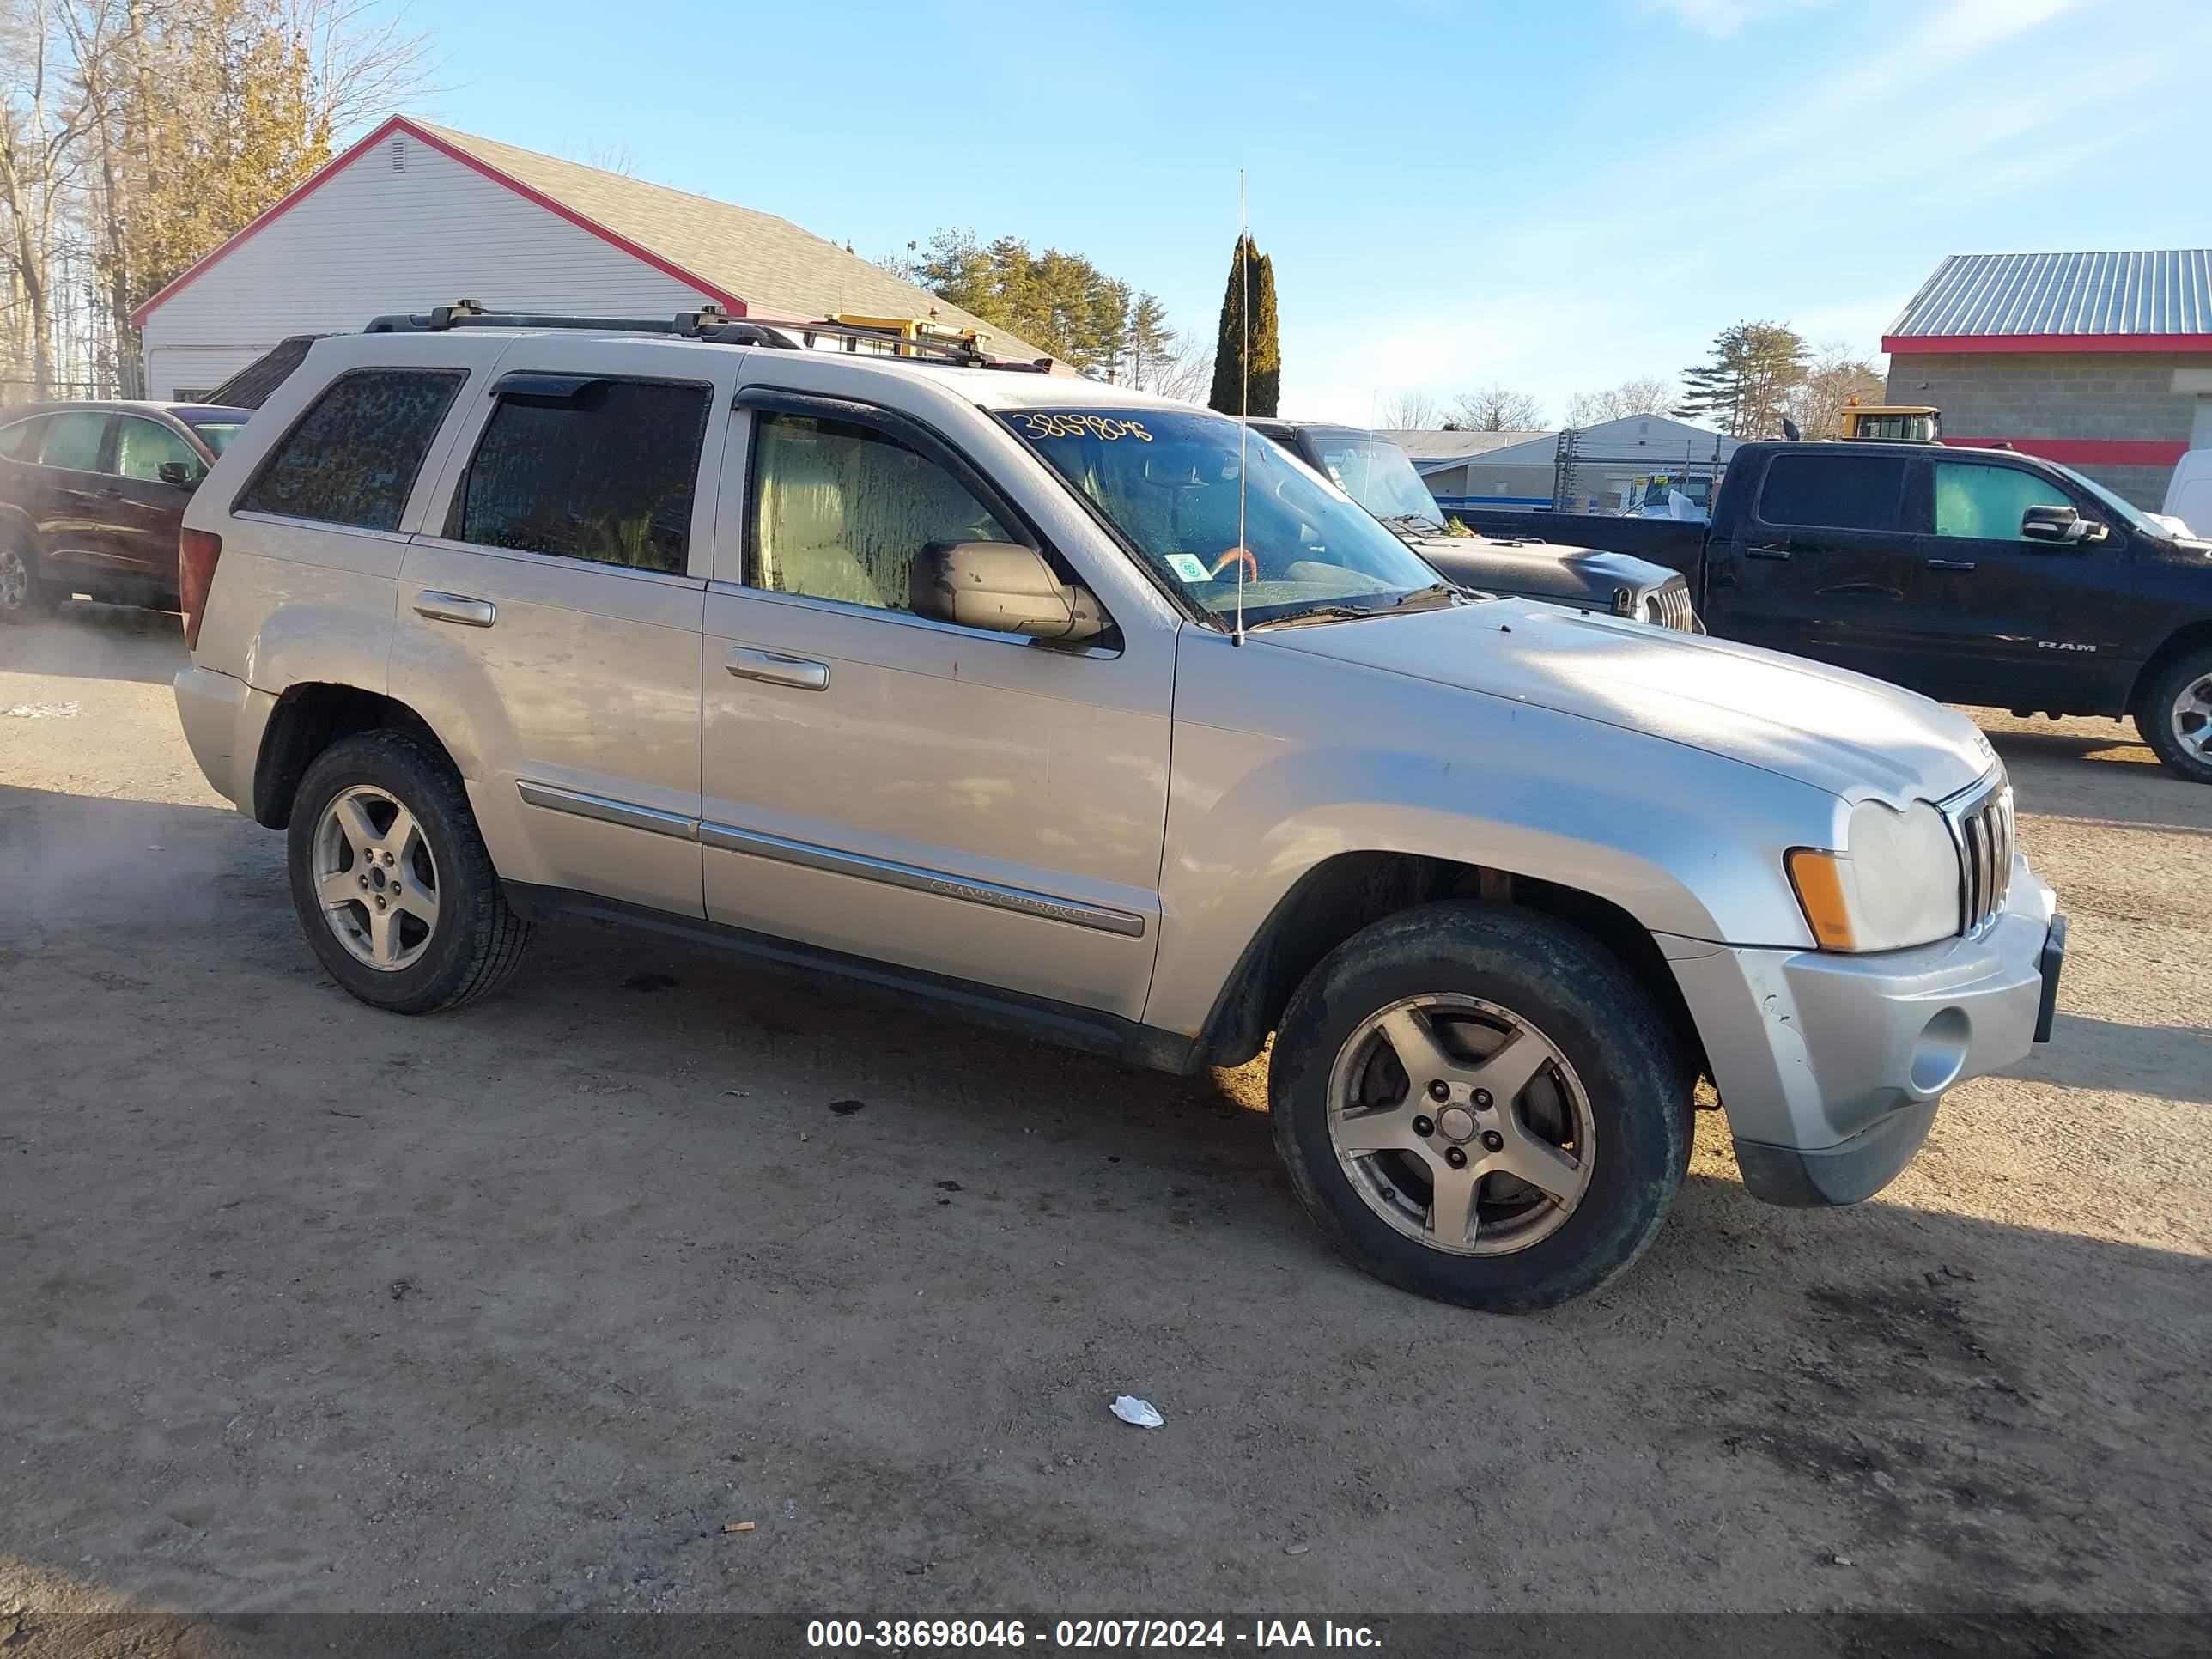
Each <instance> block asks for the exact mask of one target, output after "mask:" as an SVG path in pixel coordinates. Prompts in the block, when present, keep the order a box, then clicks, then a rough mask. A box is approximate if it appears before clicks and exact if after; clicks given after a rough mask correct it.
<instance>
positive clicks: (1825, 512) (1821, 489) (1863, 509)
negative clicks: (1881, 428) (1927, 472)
mask: <svg viewBox="0 0 2212 1659" xmlns="http://www.w3.org/2000/svg"><path fill="white" fill-rule="evenodd" d="M1904 499H1905V462H1904V460H1903V459H1902V458H1901V457H1899V456H1894V455H1846V454H1840V453H1837V452H1836V451H1835V450H1833V449H1830V448H1826V447H1822V448H1820V449H1813V450H1808V451H1807V452H1806V453H1803V454H1785V455H1777V456H1776V457H1775V458H1774V459H1772V460H1771V462H1769V463H1768V464H1767V468H1766V477H1765V482H1763V483H1761V484H1760V485H1759V520H1760V521H1761V522H1762V523H1765V524H1771V525H1787V526H1797V527H1801V528H1805V529H1815V530H1897V529H1900V528H1901V527H1902V526H1903V525H1904V506H1903V503H1904Z"/></svg>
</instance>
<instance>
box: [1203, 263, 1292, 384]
mask: <svg viewBox="0 0 2212 1659" xmlns="http://www.w3.org/2000/svg"><path fill="white" fill-rule="evenodd" d="M1248 279H1249V280H1248ZM1248 290H1249V295H1250V303H1251V311H1250V314H1249V317H1248V316H1247V314H1246V311H1245V302H1246V295H1247V292H1248ZM1282 392H1283V347H1282V342H1281V340H1280V338H1279V334H1278V329H1277V322H1276V315H1275V264H1274V261H1273V260H1272V259H1270V258H1268V257H1267V255H1266V254H1264V253H1262V252H1260V249H1259V246H1258V244H1256V243H1255V242H1254V241H1253V240H1252V239H1251V237H1250V236H1249V235H1245V236H1239V237H1238V238H1237V251H1236V252H1234V253H1233V254H1231V256H1230V260H1229V290H1228V292H1227V293H1226V294H1225V295H1223V296H1222V301H1221V335H1220V344H1219V346H1218V349H1216V350H1215V352H1214V354H1213V395H1212V397H1210V398H1207V399H1206V404H1207V405H1208V406H1209V407H1210V408H1213V409H1218V410H1220V411H1221V412H1222V413H1223V414H1225V415H1243V414H1251V415H1273V414H1274V413H1275V411H1276V408H1277V406H1278V405H1279V404H1280V402H1281V400H1282Z"/></svg>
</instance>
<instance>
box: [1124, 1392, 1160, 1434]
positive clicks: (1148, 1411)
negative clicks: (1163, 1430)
mask: <svg viewBox="0 0 2212 1659" xmlns="http://www.w3.org/2000/svg"><path fill="white" fill-rule="evenodd" d="M1114 1415H1115V1416H1116V1417H1118V1418H1120V1419H1121V1420H1122V1421H1123V1422H1124V1423H1132V1424H1134V1425H1136V1426H1137V1427H1138V1428H1140V1429H1157V1428H1158V1427H1159V1426H1160V1425H1161V1424H1163V1423H1164V1422H1166V1421H1167V1419H1165V1418H1164V1417H1162V1416H1161V1415H1160V1413H1159V1408H1158V1407H1157V1406H1155V1405H1153V1404H1152V1401H1149V1400H1139V1399H1138V1398H1137V1396H1136V1395H1133V1394H1125V1395H1122V1396H1121V1398H1120V1399H1119V1400H1116V1401H1115V1402H1114Z"/></svg>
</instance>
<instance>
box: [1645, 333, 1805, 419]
mask: <svg viewBox="0 0 2212 1659" xmlns="http://www.w3.org/2000/svg"><path fill="white" fill-rule="evenodd" d="M1806 374H1807V369H1806V365H1805V342H1804V339H1803V337H1801V336H1800V335H1799V334H1798V333H1797V331H1796V330H1794V329H1791V328H1787V327H1784V325H1782V324H1780V323H1738V324H1737V325H1735V327H1733V328H1725V329H1723V330H1722V331H1720V334H1719V335H1718V336H1717V337H1716V338H1715V339H1714V341H1713V356H1712V361H1711V362H1709V363H1701V364H1699V366H1698V367H1697V368H1686V369H1684V370H1683V371H1682V380H1683V384H1684V388H1685V389H1684V392H1683V396H1682V401H1681V402H1680V404H1676V405H1675V408H1674V413H1675V414H1676V415H1677V416H1680V417H1681V418H1682V419H1684V420H1696V419H1698V418H1699V417H1700V416H1703V417H1705V418H1706V419H1710V420H1712V421H1715V422H1718V424H1719V426H1720V428H1721V430H1722V431H1723V432H1725V433H1727V434H1728V435H1729V436H1730V437H1732V438H1771V437H1774V436H1776V435H1778V434H1779V432H1780V430H1781V427H1782V416H1783V411H1784V410H1785V409H1787V408H1788V407H1789V404H1790V398H1791V397H1792V396H1793V394H1795V393H1796V391H1797V389H1798V388H1799V387H1800V386H1803V385H1804V384H1805V377H1806Z"/></svg>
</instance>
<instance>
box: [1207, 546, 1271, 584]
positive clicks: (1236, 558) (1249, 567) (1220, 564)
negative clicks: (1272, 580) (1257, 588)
mask: <svg viewBox="0 0 2212 1659" xmlns="http://www.w3.org/2000/svg"><path fill="white" fill-rule="evenodd" d="M1232 564H1241V565H1243V567H1244V574H1245V576H1246V578H1247V580H1251V581H1255V582H1256V581H1258V580H1260V562H1259V560H1257V559H1255V558H1254V557H1253V556H1252V550H1251V549H1250V548H1249V547H1232V548H1231V549H1230V550H1228V551H1227V552H1226V553H1224V554H1223V555H1222V556H1220V557H1219V558H1218V559H1216V560H1215V561H1214V562H1213V574H1215V575H1217V576H1218V575H1219V574H1221V573H1222V572H1223V571H1225V570H1226V569H1227V568H1229V567H1230V566H1231V565H1232Z"/></svg>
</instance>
